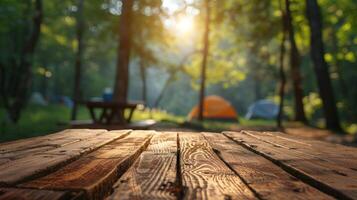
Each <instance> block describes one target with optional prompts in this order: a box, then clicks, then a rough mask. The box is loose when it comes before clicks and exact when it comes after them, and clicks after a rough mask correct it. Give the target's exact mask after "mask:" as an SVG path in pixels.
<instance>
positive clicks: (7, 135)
mask: <svg viewBox="0 0 357 200" xmlns="http://www.w3.org/2000/svg"><path fill="white" fill-rule="evenodd" d="M69 119H70V109H69V108H67V107H65V106H62V105H49V106H45V107H44V106H34V105H31V106H28V107H27V109H25V110H24V112H23V114H22V116H21V119H20V121H19V122H18V123H17V124H11V123H9V122H6V120H5V111H4V110H3V109H1V108H0V142H5V141H11V140H17V139H22V138H29V137H35V136H41V135H46V134H49V133H53V132H57V131H60V130H63V129H66V128H69V125H68V124H69V121H70V120H69ZM78 119H79V120H86V119H90V116H89V113H88V110H87V109H86V108H85V107H80V108H79V111H78ZM144 119H154V120H156V121H158V122H161V124H171V125H172V126H176V125H177V124H181V123H183V122H184V121H185V117H184V116H175V115H171V114H169V113H166V112H165V111H160V110H151V111H150V110H137V111H135V112H134V115H133V121H138V120H144ZM166 122H168V123H166ZM175 124H176V125H175ZM193 124H194V125H197V126H201V125H200V124H198V123H197V122H194V123H193ZM289 124H290V125H291V123H290V122H289ZM201 127H202V126H201ZM238 127H275V121H274V120H246V119H244V118H240V119H239V123H238V122H219V121H205V122H204V123H203V127H202V128H203V129H204V130H208V131H222V130H231V129H235V128H238ZM345 128H346V130H348V131H347V132H349V133H352V132H356V130H357V125H356V124H353V125H350V126H349V127H347V126H345Z"/></svg>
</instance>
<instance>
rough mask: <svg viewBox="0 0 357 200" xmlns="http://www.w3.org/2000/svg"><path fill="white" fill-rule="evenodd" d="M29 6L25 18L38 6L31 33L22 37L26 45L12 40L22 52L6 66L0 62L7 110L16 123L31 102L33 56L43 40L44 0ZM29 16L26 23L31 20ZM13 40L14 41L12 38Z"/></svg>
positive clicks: (15, 39) (2, 87)
mask: <svg viewBox="0 0 357 200" xmlns="http://www.w3.org/2000/svg"><path fill="white" fill-rule="evenodd" d="M26 6H27V9H26V11H25V15H26V12H28V11H29V10H31V8H32V7H34V10H33V12H32V13H31V14H32V20H31V21H30V23H29V24H27V23H25V25H26V26H28V27H29V28H28V29H27V28H25V29H27V30H29V33H28V32H27V31H23V32H22V34H26V35H24V36H23V37H22V38H25V40H24V43H23V44H18V42H17V39H18V38H16V37H15V38H14V40H13V41H11V42H12V46H15V48H14V49H15V51H16V50H19V52H13V54H14V55H12V56H10V58H9V61H8V62H7V63H6V64H2V63H0V78H1V81H0V92H1V95H2V99H3V102H4V106H5V109H6V110H7V113H8V115H9V118H10V119H11V121H13V122H17V121H18V120H19V119H20V115H21V111H22V109H23V108H24V107H25V105H26V103H27V100H28V93H29V91H30V88H31V83H32V63H33V55H34V52H35V49H36V46H37V43H38V41H39V38H40V33H41V25H42V20H43V8H42V0H36V1H34V6H33V5H32V2H30V3H27V4H26ZM27 17H28V16H26V17H25V18H26V19H24V21H27ZM9 34H13V33H9ZM9 37H10V38H11V36H9ZM17 45H19V46H17ZM15 55H17V56H15ZM5 65H6V66H5Z"/></svg>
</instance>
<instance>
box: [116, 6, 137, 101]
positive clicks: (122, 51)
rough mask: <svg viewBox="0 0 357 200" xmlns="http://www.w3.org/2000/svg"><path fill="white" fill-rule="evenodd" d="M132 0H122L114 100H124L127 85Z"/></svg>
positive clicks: (126, 93) (125, 99)
mask: <svg viewBox="0 0 357 200" xmlns="http://www.w3.org/2000/svg"><path fill="white" fill-rule="evenodd" d="M133 2H134V1H133V0H122V14H121V16H120V27H119V45H118V60H117V69H116V75H115V86H114V100H115V101H120V102H126V101H127V96H128V86H129V63H130V50H131V45H132V44H131V43H132V33H131V26H132V12H133V10H132V7H133Z"/></svg>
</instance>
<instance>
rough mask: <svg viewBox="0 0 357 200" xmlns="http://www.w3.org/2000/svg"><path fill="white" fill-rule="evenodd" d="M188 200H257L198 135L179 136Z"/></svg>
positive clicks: (183, 180) (182, 134) (184, 185)
mask: <svg viewBox="0 0 357 200" xmlns="http://www.w3.org/2000/svg"><path fill="white" fill-rule="evenodd" d="M179 144H180V156H179V157H180V169H181V175H182V184H183V187H184V188H185V191H184V198H185V199H256V197H255V196H254V194H253V193H252V191H251V190H250V189H249V188H248V187H247V185H246V184H244V183H243V182H242V180H241V179H240V178H239V177H238V175H236V174H235V172H233V171H232V170H230V169H229V168H228V167H227V166H226V164H225V163H224V162H223V161H222V160H221V159H220V158H219V157H218V156H217V155H216V154H215V153H214V151H213V149H212V148H211V146H210V145H209V143H208V142H207V140H206V139H205V138H204V137H203V136H202V135H201V134H198V133H191V134H190V133H179Z"/></svg>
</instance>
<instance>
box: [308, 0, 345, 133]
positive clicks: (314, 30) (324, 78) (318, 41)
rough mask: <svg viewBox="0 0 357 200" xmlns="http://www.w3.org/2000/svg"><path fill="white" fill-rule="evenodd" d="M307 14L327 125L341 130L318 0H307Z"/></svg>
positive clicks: (313, 57) (315, 68)
mask: <svg viewBox="0 0 357 200" xmlns="http://www.w3.org/2000/svg"><path fill="white" fill-rule="evenodd" d="M306 14H307V18H308V21H309V26H310V32H311V38H310V42H311V57H312V60H313V62H314V70H315V75H316V78H317V83H318V88H319V93H320V97H321V99H322V104H323V111H324V115H325V119H326V127H327V128H328V129H331V130H335V131H341V130H342V129H341V126H340V120H339V117H338V112H337V107H336V102H335V97H334V94H333V90H332V85H331V80H330V76H329V71H328V65H327V63H326V61H325V58H324V55H325V50H324V44H323V41H322V19H321V13H320V7H319V5H318V3H317V0H306Z"/></svg>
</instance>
